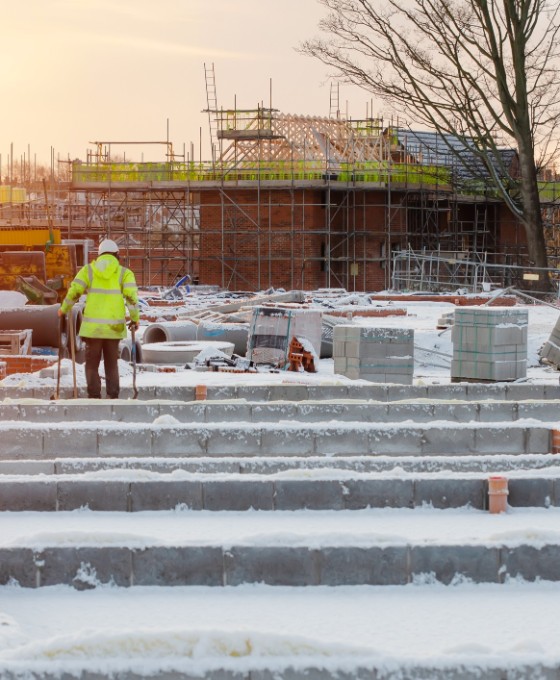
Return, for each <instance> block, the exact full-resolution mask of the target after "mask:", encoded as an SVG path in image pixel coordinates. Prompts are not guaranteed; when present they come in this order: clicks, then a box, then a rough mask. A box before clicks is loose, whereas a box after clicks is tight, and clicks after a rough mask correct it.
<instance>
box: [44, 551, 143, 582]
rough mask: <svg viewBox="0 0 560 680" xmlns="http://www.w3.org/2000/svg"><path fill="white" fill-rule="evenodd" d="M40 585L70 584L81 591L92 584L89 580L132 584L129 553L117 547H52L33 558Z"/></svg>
mask: <svg viewBox="0 0 560 680" xmlns="http://www.w3.org/2000/svg"><path fill="white" fill-rule="evenodd" d="M35 563H36V564H37V567H38V571H39V573H40V581H39V583H40V585H41V586H55V585H60V584H64V585H73V586H74V587H76V588H78V589H79V590H82V589H84V588H88V587H92V585H94V584H93V583H91V582H88V581H97V582H99V583H114V584H115V585H117V586H120V587H127V586H130V585H131V581H130V574H131V564H132V563H131V554H130V550H129V549H128V548H120V547H113V546H111V547H95V548H85V547H84V548H77V547H69V548H66V547H53V548H45V549H44V550H42V551H40V552H39V553H37V554H36V555H35Z"/></svg>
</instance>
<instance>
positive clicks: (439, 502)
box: [414, 479, 486, 510]
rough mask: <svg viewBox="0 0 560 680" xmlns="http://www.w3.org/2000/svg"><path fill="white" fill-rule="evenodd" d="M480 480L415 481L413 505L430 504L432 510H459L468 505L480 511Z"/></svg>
mask: <svg viewBox="0 0 560 680" xmlns="http://www.w3.org/2000/svg"><path fill="white" fill-rule="evenodd" d="M485 492H486V488H485V483H484V480H482V479H416V480H414V505H416V506H419V505H422V504H424V503H427V504H431V505H433V506H434V508H460V507H463V506H465V505H470V506H471V507H473V508H478V509H480V510H482V509H483V508H484V507H485V506H486V504H485Z"/></svg>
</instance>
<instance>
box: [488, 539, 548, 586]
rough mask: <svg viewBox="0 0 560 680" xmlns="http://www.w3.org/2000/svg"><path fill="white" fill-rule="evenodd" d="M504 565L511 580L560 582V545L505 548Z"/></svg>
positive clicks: (503, 554) (502, 552)
mask: <svg viewBox="0 0 560 680" xmlns="http://www.w3.org/2000/svg"><path fill="white" fill-rule="evenodd" d="M501 555H502V564H503V566H504V567H505V573H506V574H507V575H508V576H510V577H511V578H516V577H518V576H520V577H521V578H524V579H525V580H527V581H535V580H536V579H542V580H543V581H560V545H544V546H542V547H541V548H535V547H533V546H530V545H520V546H516V547H503V548H502V549H501Z"/></svg>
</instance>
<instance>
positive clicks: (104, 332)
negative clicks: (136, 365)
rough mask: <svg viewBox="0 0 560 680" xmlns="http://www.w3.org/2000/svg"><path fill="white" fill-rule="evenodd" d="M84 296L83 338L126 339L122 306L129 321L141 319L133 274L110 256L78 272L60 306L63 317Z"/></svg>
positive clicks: (104, 255) (99, 259) (81, 329)
mask: <svg viewBox="0 0 560 680" xmlns="http://www.w3.org/2000/svg"><path fill="white" fill-rule="evenodd" d="M84 294H86V295H87V298H86V305H85V308H84V311H83V315H82V325H81V326H80V336H81V337H83V338H103V339H121V338H125V337H126V309H125V303H126V306H127V307H128V311H129V314H130V319H131V321H138V320H139V318H140V311H139V308H138V288H137V287H136V279H135V278H134V274H133V273H132V271H131V270H130V269H127V268H126V267H123V266H121V265H120V264H119V261H118V260H117V258H116V257H114V256H113V255H111V254H109V253H105V254H103V255H100V256H99V257H98V258H97V260H94V261H93V262H91V263H90V264H86V265H85V266H84V267H82V268H81V269H80V271H79V272H78V273H77V275H76V278H75V279H74V280H73V281H72V284H71V285H70V288H69V289H68V293H67V295H66V298H65V299H64V302H63V303H62V304H61V305H60V309H61V311H62V313H63V314H67V313H68V311H69V310H70V309H71V308H72V306H73V305H74V304H75V303H76V302H77V301H78V300H79V299H80V297H81V296H82V295H84Z"/></svg>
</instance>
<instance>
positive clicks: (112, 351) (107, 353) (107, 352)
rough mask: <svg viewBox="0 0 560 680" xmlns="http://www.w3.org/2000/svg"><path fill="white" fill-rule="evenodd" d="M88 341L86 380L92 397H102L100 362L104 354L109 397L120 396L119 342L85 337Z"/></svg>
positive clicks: (116, 397)
mask: <svg viewBox="0 0 560 680" xmlns="http://www.w3.org/2000/svg"><path fill="white" fill-rule="evenodd" d="M84 340H85V343H86V381H87V392H88V397H89V398H90V399H101V378H100V377H99V364H100V362H101V356H103V365H104V366H105V387H106V390H107V396H108V397H109V399H118V396H119V389H120V386H119V364H118V360H119V342H120V340H118V339H117V340H107V339H104V338H84Z"/></svg>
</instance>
